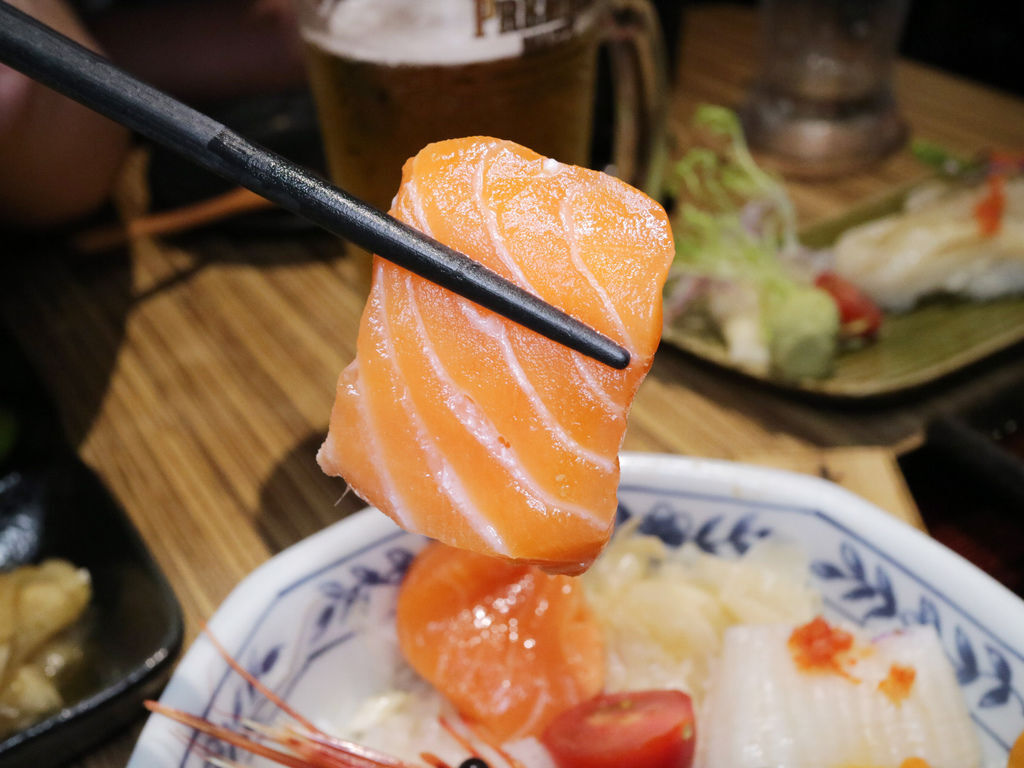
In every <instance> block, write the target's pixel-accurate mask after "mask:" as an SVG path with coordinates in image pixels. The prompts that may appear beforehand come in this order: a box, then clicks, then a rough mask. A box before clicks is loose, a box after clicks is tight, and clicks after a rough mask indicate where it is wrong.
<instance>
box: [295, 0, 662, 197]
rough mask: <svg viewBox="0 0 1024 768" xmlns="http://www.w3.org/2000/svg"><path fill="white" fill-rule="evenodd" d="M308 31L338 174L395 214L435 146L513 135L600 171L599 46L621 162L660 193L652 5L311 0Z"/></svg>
mask: <svg viewBox="0 0 1024 768" xmlns="http://www.w3.org/2000/svg"><path fill="white" fill-rule="evenodd" d="M299 8H300V16H299V19H300V28H301V32H302V36H303V39H304V41H305V45H306V53H307V61H308V68H309V74H310V81H311V85H312V89H313V95H314V99H315V101H316V105H317V110H318V112H319V117H320V125H321V130H322V133H323V141H324V146H325V152H326V156H327V161H328V165H329V169H330V173H331V176H332V178H333V180H334V182H335V183H336V184H338V186H340V187H342V188H343V189H345V190H346V191H348V192H350V193H351V194H353V195H355V196H356V197H359V198H361V199H363V200H365V201H366V202H368V203H371V204H372V205H374V206H377V207H378V208H381V209H385V210H386V209H387V208H388V207H389V205H390V202H391V199H392V197H393V196H394V194H395V192H396V191H397V189H398V184H399V182H400V180H401V169H402V165H403V164H404V162H405V161H406V159H408V158H409V157H411V156H413V155H415V154H416V153H417V152H418V151H419V150H420V149H421V148H422V147H423V146H425V145H426V144H428V143H430V142H433V141H439V140H443V139H450V138H458V137H463V136H493V137H496V138H501V139H510V140H512V141H515V142H518V143H520V144H523V145H525V146H528V147H530V148H531V149H534V150H536V151H537V152H539V153H541V154H543V155H547V156H550V157H554V158H556V159H557V160H560V161H562V162H566V163H572V164H575V165H588V164H589V163H588V161H589V158H590V146H591V138H592V134H593V130H594V125H593V122H594V98H595V88H596V83H597V66H598V65H597V62H598V50H599V48H600V46H602V45H607V46H608V47H609V54H610V55H609V61H610V62H611V69H612V74H613V83H614V98H615V103H616V109H615V113H616V117H615V126H614V148H613V156H612V161H613V167H612V168H611V169H610V170H612V171H613V172H615V173H617V174H618V175H620V176H621V177H622V178H624V179H625V180H626V181H628V182H630V183H632V184H633V185H634V186H637V187H640V188H642V189H645V190H648V191H654V188H655V186H656V184H657V182H658V178H657V176H658V169H659V168H660V162H659V153H660V151H661V147H662V141H661V131H662V123H663V119H664V109H665V97H666V86H665V77H666V73H665V64H664V54H663V44H662V39H661V36H660V31H659V29H658V21H657V16H656V15H655V13H654V11H653V10H652V8H651V6H650V5H649V4H648V3H647V2H646V0H302V2H300V4H299Z"/></svg>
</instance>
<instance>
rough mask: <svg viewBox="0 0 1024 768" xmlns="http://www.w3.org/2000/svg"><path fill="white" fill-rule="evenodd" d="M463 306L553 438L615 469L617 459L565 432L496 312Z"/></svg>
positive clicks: (599, 464)
mask: <svg viewBox="0 0 1024 768" xmlns="http://www.w3.org/2000/svg"><path fill="white" fill-rule="evenodd" d="M461 308H462V313H463V315H465V317H466V319H467V320H469V324H470V325H471V326H473V327H474V328H476V329H477V330H478V331H480V332H481V333H482V334H484V335H485V336H490V337H491V338H492V339H494V340H495V341H496V342H497V343H498V346H499V347H500V348H501V354H502V357H504V358H505V365H506V366H508V369H509V372H510V373H511V374H512V378H514V379H515V381H516V384H518V385H519V389H520V390H521V391H522V392H523V394H524V395H526V399H527V402H528V403H529V405H530V407H531V408H532V409H533V412H534V414H535V415H536V416H537V418H538V419H539V422H540V425H541V426H542V427H543V428H544V429H545V431H547V433H548V434H549V435H550V436H551V438H552V439H553V440H554V441H555V442H556V443H557V444H558V445H560V446H562V447H563V448H565V449H566V450H567V451H569V452H570V453H574V454H575V455H576V456H578V457H579V458H581V459H583V460H584V461H587V462H589V463H591V464H593V465H594V466H595V467H597V468H598V469H600V470H602V471H603V472H614V471H615V461H614V460H613V459H609V458H608V457H607V456H604V455H602V454H600V453H598V452H596V451H592V450H590V449H589V448H587V447H585V446H583V445H581V444H580V442H579V441H578V440H576V438H574V437H573V436H572V435H570V434H569V433H568V432H567V431H566V429H565V427H563V426H562V425H561V423H560V422H559V421H558V419H556V418H555V416H554V414H552V413H551V410H550V409H549V408H548V407H547V405H545V403H544V400H543V398H541V396H540V394H539V393H538V392H537V389H536V387H534V386H533V382H532V381H530V379H529V377H528V376H527V375H526V371H524V370H523V366H522V364H521V363H520V362H519V358H518V357H517V356H516V353H515V350H514V349H512V341H511V340H510V339H509V337H508V331H507V330H506V328H505V324H504V323H502V322H501V320H499V319H498V317H497V316H496V315H493V314H485V313H483V312H481V311H480V310H478V309H477V308H476V307H474V306H471V305H470V304H463V305H462V307H461Z"/></svg>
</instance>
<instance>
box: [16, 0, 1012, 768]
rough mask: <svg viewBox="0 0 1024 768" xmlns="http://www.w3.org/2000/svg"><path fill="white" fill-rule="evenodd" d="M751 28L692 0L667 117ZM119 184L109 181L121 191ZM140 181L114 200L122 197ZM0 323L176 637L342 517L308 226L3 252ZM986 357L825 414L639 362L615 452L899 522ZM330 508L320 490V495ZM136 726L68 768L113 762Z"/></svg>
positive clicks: (318, 278) (965, 143)
mask: <svg viewBox="0 0 1024 768" xmlns="http://www.w3.org/2000/svg"><path fill="white" fill-rule="evenodd" d="M754 25H755V19H754V17H753V15H752V14H751V12H750V11H748V10H744V9H732V8H729V7H714V8H701V9H695V10H693V12H691V13H690V15H689V17H688V19H687V23H686V27H685V40H684V42H683V46H682V50H683V55H682V59H681V67H680V71H679V78H678V83H679V84H678V93H677V94H676V98H675V100H674V102H673V109H672V115H671V118H672V124H673V128H674V130H675V131H679V130H680V129H681V128H682V127H683V126H684V125H685V124H686V123H687V122H688V121H689V116H690V113H691V111H692V108H693V105H694V104H695V103H696V102H699V101H714V102H719V103H736V102H738V101H739V100H740V98H741V97H742V94H743V93H744V87H745V84H746V83H747V81H748V79H749V77H750V74H751V70H752V66H753V64H752V62H753V42H752V41H753V38H754ZM898 90H899V98H900V101H901V103H902V104H903V106H904V109H905V112H906V115H907V117H908V118H909V120H910V123H911V125H912V126H913V129H914V131H915V133H916V134H917V135H920V136H923V137H927V138H930V139H933V140H935V141H938V142H941V143H943V144H946V145H948V146H950V147H951V148H953V149H959V150H962V151H964V152H972V151H975V150H977V149H979V148H981V147H989V146H1003V147H1021V146H1024V103H1022V102H1021V101H1019V100H1016V99H1012V98H1009V97H1007V96H1004V95H1001V94H999V93H996V92H994V91H991V90H987V89H985V88H981V87H979V86H976V85H972V84H970V83H967V82H964V81H962V80H958V79H956V78H954V77H951V76H948V75H945V74H942V73H940V72H936V71H933V70H930V69H928V68H926V67H923V66H920V65H916V64H910V63H903V64H901V65H900V67H899V71H898ZM919 174H920V168H919V167H918V166H917V165H916V163H915V162H914V161H913V159H911V158H910V157H909V156H908V154H907V153H905V152H904V153H901V154H899V155H897V156H895V157H893V158H891V159H890V160H888V161H886V162H885V163H883V164H882V165H880V166H878V167H877V168H876V169H874V170H872V171H871V172H869V173H864V174H860V175H857V176H854V177H851V178H848V179H844V180H842V181H839V182H835V183H829V184H819V185H810V184H806V185H793V187H792V189H793V195H794V197H795V199H796V201H797V203H798V206H799V209H800V213H801V215H802V216H803V217H804V218H805V220H810V219H813V218H815V217H819V216H828V215H831V214H834V213H836V212H838V211H840V210H841V209H842V208H843V207H844V206H846V205H847V204H849V203H852V202H855V201H858V200H861V199H863V198H864V197H869V196H871V195H873V194H876V193H878V192H880V191H882V190H885V189H887V188H889V187H891V186H893V185H895V184H900V183H902V182H905V181H909V180H912V179H914V178H915V177H916V176H918V175H919ZM129 192H130V191H129ZM142 197H143V195H142V191H141V190H138V189H136V190H134V193H126V195H125V199H126V200H127V199H130V200H134V203H131V204H129V203H127V202H125V203H123V207H124V206H129V207H130V205H135V206H138V205H139V200H140V199H141V198H142ZM0 262H2V263H3V265H4V270H5V274H4V275H3V279H2V281H0V297H2V310H0V311H2V316H3V319H4V321H5V323H6V324H7V325H8V326H9V327H10V329H11V330H12V331H13V332H14V333H15V334H16V335H17V336H18V338H19V339H20V340H21V342H22V343H23V344H24V345H25V346H26V347H27V349H28V351H29V353H30V355H31V357H32V358H33V360H34V361H35V363H36V364H37V365H38V367H39V369H40V372H41V374H42V376H43V378H44V380H45V381H46V383H47V385H48V386H49V388H50V389H51V391H52V394H53V395H54V397H55V398H56V399H57V401H58V402H59V405H60V408H61V412H62V416H63V419H64V422H65V425H66V428H67V431H68V434H69V436H70V438H71V439H72V441H73V442H74V444H75V445H76V446H77V447H78V450H79V452H80V454H81V455H82V457H83V458H84V459H85V461H87V462H88V463H89V464H90V465H91V466H93V467H94V468H95V469H96V470H97V471H98V472H99V474H100V475H101V476H102V477H103V479H104V480H105V481H106V482H107V483H108V485H109V486H110V488H111V489H112V490H113V492H114V493H115V495H116V496H117V497H118V498H119V499H120V501H121V502H122V503H123V505H124V506H125V508H126V509H127V512H128V514H129V515H130V517H131V519H132V520H133V521H134V523H135V525H136V526H137V527H138V529H139V531H140V532H141V533H142V536H143V537H144V539H145V541H146V542H147V543H148V545H149V547H150V548H151V549H152V551H153V553H154V555H155V556H156V558H157V560H158V561H159V563H160V565H161V566H162V568H163V569H164V571H165V573H166V574H167V576H168V578H169V579H170V581H171V584H172V585H173V587H174V589H175V591H176V592H177V595H178V597H179V599H180V601H181V603H182V606H183V608H184V611H185V615H186V621H187V639H186V642H189V641H191V639H192V638H193V637H194V636H195V633H196V631H197V626H198V622H199V620H200V619H202V618H205V617H208V616H210V615H211V614H212V613H213V611H214V610H215V609H216V607H217V605H218V604H219V603H220V602H221V600H223V598H224V597H225V596H226V595H227V593H228V592H229V591H230V590H231V588H232V587H233V586H234V585H235V584H236V583H237V582H238V581H239V580H240V579H241V578H242V577H243V576H244V575H245V574H247V573H248V572H249V571H251V570H252V569H253V568H254V567H256V566H257V565H259V564H260V563H262V562H263V561H265V560H266V559H267V558H268V557H269V556H270V555H272V554H273V553H275V552H277V551H280V550H281V549H282V548H284V547H286V546H288V545H290V544H292V543H294V542H295V541H297V540H298V539H300V538H302V537H304V536H306V535H308V534H310V533H312V532H313V531H316V530H318V529H320V528H321V527H323V526H325V525H327V524H329V523H331V522H333V521H335V520H337V519H338V518H339V517H341V516H342V515H344V514H345V513H346V512H348V511H350V510H351V509H353V508H355V507H357V506H360V504H359V502H358V501H356V500H355V499H354V498H353V497H351V496H349V497H345V498H341V497H342V490H343V485H342V483H341V482H340V481H337V480H329V479H327V478H325V477H323V476H322V475H321V474H320V472H319V470H318V469H317V467H316V465H315V463H314V460H313V457H314V454H315V451H316V448H317V446H318V444H319V442H320V441H321V439H322V438H323V435H324V433H325V431H326V424H327V417H328V413H329V411H330V407H331V402H332V399H333V397H334V384H335V379H336V377H337V375H338V372H339V371H340V370H341V368H342V367H343V366H344V365H345V364H346V363H348V362H349V361H350V360H351V358H352V356H353V354H354V351H355V339H356V327H357V322H358V318H359V315H360V312H361V310H362V300H361V298H360V295H359V293H358V292H357V291H355V290H353V288H352V287H351V278H352V276H353V269H354V267H353V264H352V263H350V261H349V260H346V259H345V258H344V257H343V249H342V246H341V244H340V243H338V242H336V241H334V240H332V239H330V238H328V237H325V236H322V235H319V234H315V233H309V234H303V235H301V236H299V235H296V236H290V237H278V238H242V237H239V236H231V235H226V234H216V233H209V232H207V233H199V234H197V235H195V236H192V237H190V238H186V239H185V240H179V241H178V244H177V245H170V244H168V243H164V242H159V241H156V240H150V239H145V238H144V239H141V240H138V241H137V242H135V243H134V245H133V247H132V248H131V250H130V252H129V251H120V252H116V253H112V254H107V255H104V256H100V257H89V258H83V257H74V256H72V255H70V254H69V253H68V251H67V249H66V248H62V247H58V246H52V247H48V248H43V249H41V250H40V249H33V250H31V251H28V250H25V249H21V250H19V251H18V252H16V253H13V254H12V253H8V254H6V255H5V258H4V259H2V260H0ZM1020 357H1021V356H1020V354H1019V350H1018V351H1017V352H1016V353H1013V354H1009V355H1003V356H1001V357H1000V358H999V359H996V360H990V361H988V362H986V363H985V364H983V365H981V366H978V367H976V368H975V369H973V370H972V371H971V372H970V373H969V374H968V375H964V376H960V377H957V378H954V379H953V380H952V381H949V382H945V383H943V384H942V385H940V386H938V387H935V388H933V389H931V390H929V391H927V392H924V393H919V394H916V395H914V396H913V397H911V398H909V399H905V400H903V401H900V402H896V403H884V404H880V405H879V404H874V405H870V406H861V407H849V406H847V407H837V406H834V405H826V404H821V403H808V402H806V401H805V400H803V399H801V398H799V397H795V396H792V395H788V394H786V393H783V392H779V391H774V390H771V389H767V388H764V387H761V386H758V385H755V384H753V383H750V382H748V381H746V380H744V379H742V378H740V377H737V376H733V375H728V374H725V373H723V372H722V371H719V370H716V369H714V368H713V367H711V366H709V365H705V364H702V363H700V362H697V361H694V360H692V359H690V358H688V357H686V356H685V355H683V354H681V353H678V352H676V351H674V350H672V349H662V350H661V351H660V352H659V355H658V358H657V361H656V363H655V365H654V369H653V371H652V373H651V375H650V377H649V378H648V380H647V382H646V383H645V384H644V386H643V387H642V388H641V391H640V394H639V397H638V398H637V400H636V404H635V406H634V408H633V412H632V418H631V423H630V427H629V431H628V434H627V437H626V441H625V448H626V449H629V450H640V451H665V452H673V453H683V454H692V455H701V456H713V457H723V458H743V457H746V456H754V457H755V458H756V459H757V460H759V461H764V462H767V463H775V464H782V465H784V466H788V467H792V468H796V469H798V470H805V471H821V469H822V467H824V468H825V469H826V470H827V471H828V473H829V474H831V476H833V477H837V479H839V480H840V482H844V481H845V482H846V484H848V485H850V486H851V487H853V488H855V489H856V490H858V491H860V492H862V493H864V494H865V495H867V496H868V497H869V498H872V499H874V500H875V501H876V502H877V503H879V504H880V505H881V506H883V507H886V508H887V509H889V510H890V511H892V512H894V513H896V514H900V515H902V516H903V517H904V518H906V519H909V520H911V522H915V521H917V518H916V511H915V510H914V506H913V503H912V502H911V501H910V500H909V497H908V496H907V494H906V489H905V488H903V486H902V485H901V481H900V477H899V473H898V470H896V469H895V468H894V465H893V464H892V462H891V458H890V456H891V454H890V453H889V452H888V451H887V450H885V449H883V448H876V449H874V450H869V451H856V450H854V451H850V450H846V451H839V452H827V451H826V452H822V451H821V449H824V448H830V447H835V446H882V447H897V448H899V447H901V446H905V445H908V444H910V443H913V441H915V440H916V439H917V438H918V437H919V436H920V433H921V430H922V425H923V424H924V422H925V421H926V419H927V418H928V417H929V416H930V415H932V414H935V413H940V412H944V411H947V410H949V409H951V408H954V407H958V406H960V405H963V404H965V403H968V402H971V401H972V400H973V399H976V398H978V397H981V396H983V395H984V393H986V392H988V391H991V389H992V388H993V387H996V386H1000V385H1002V384H1005V383H1006V382H1009V381H1013V380H1016V379H1017V378H1020V377H1024V361H1022V360H1021V359H1020ZM339 499H340V500H339ZM136 733H137V726H136V727H133V728H132V729H131V730H129V731H128V732H127V733H124V734H122V735H120V736H118V737H116V738H115V739H113V740H112V741H111V742H109V743H108V744H107V745H106V746H104V747H103V748H101V749H99V750H97V751H96V752H95V753H93V754H92V755H89V756H88V757H86V758H84V759H83V760H82V761H81V762H80V763H79V764H80V765H81V766H88V768H99V767H100V766H104V767H106V766H115V765H116V766H119V765H123V763H124V761H125V759H126V757H127V754H128V752H129V751H130V749H131V746H132V744H133V743H134V738H135V735H136Z"/></svg>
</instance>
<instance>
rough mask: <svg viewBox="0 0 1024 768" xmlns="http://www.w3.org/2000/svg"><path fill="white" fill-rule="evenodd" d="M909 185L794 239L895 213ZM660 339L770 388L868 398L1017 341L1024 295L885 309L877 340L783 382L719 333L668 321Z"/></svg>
mask: <svg viewBox="0 0 1024 768" xmlns="http://www.w3.org/2000/svg"><path fill="white" fill-rule="evenodd" d="M915 186H916V185H909V186H907V187H904V188H901V189H898V190H896V191H893V192H890V193H888V194H886V195H883V196H882V197H879V198H878V199H876V200H871V201H868V202H866V203H863V204H861V205H859V206H856V207H854V208H852V209H850V210H849V211H847V212H845V213H844V214H842V215H841V216H838V217H836V218H833V219H828V220H826V221H823V222H819V223H817V224H813V225H811V226H809V227H806V228H805V229H804V230H802V231H801V232H800V240H801V242H803V243H804V244H805V245H807V246H809V247H811V248H827V247H829V246H831V245H832V244H833V243H835V241H836V240H837V239H838V238H839V235H840V234H842V233H843V232H844V231H845V230H847V229H850V228H851V227H854V226H857V225H858V224H863V223H864V222H866V221H870V220H872V219H877V218H879V217H881V216H885V215H887V214H890V213H895V212H896V211H898V210H900V209H901V208H902V206H903V201H904V200H905V199H906V197H907V195H908V194H909V193H910V192H911V191H912V190H913V189H914V187H915ZM663 338H664V339H665V341H667V342H669V343H670V344H672V345H673V346H675V347H678V348H679V349H682V350H684V351H686V352H689V353H690V354H693V355H696V356H698V357H701V358H704V359H706V360H709V361H711V362H713V363H715V364H716V365H720V366H723V367H726V368H731V369H733V370H736V371H739V372H741V373H743V374H746V375H747V376H751V377H753V378H755V379H759V380H761V381H768V382H771V383H772V384H775V385H778V386H782V387H787V388H792V389H797V390H802V391H805V392H814V393H816V394H819V395H823V396H827V397H836V398H869V397H878V396H883V395H891V394H895V393H897V392H901V391H904V390H908V389H913V388H915V387H919V386H922V385H924V384H928V383H930V382H933V381H936V380H938V379H940V378H942V377H943V376H947V375H949V374H951V373H954V372H956V371H958V370H960V369H962V368H964V367H966V366H968V365H971V364H973V363H976V362H978V361H980V360H982V359H984V358H986V357H988V356H990V355H993V354H995V353H997V352H1000V351H1002V350H1004V349H1006V348H1008V347H1010V346H1012V345H1013V344H1016V343H1018V342H1021V341H1024V298H1022V297H1019V296H1018V297H1008V298H1003V299H997V300H994V301H986V302H973V301H967V300H961V299H955V298H935V299H932V300H928V301H925V302H923V303H922V304H920V305H918V306H917V307H915V308H914V309H912V310H910V311H908V312H902V313H899V314H886V316H885V320H884V324H883V326H882V331H881V334H880V336H879V338H878V340H877V341H876V342H875V343H873V344H868V345H866V346H864V347H862V348H860V349H855V350H849V351H845V352H842V353H841V354H840V355H839V356H838V358H837V359H836V366H835V370H834V371H833V372H832V374H831V375H830V376H828V377H826V378H822V379H800V380H795V381H787V380H784V379H778V378H776V377H773V376H771V375H770V374H769V373H768V372H766V371H764V370H760V369H756V368H752V367H750V366H745V365H742V364H740V363H737V362H736V361H734V360H732V359H731V358H730V357H729V353H728V350H727V349H726V347H725V344H724V342H723V341H722V338H721V337H720V336H718V335H717V334H715V333H713V332H710V331H704V330H696V329H691V328H687V327H682V326H670V327H668V328H666V329H665V333H664V337H663Z"/></svg>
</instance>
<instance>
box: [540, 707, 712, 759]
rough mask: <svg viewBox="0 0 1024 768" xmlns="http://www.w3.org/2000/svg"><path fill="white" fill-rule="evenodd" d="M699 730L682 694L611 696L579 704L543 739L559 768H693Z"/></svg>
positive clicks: (554, 724)
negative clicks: (691, 766) (691, 767)
mask: <svg viewBox="0 0 1024 768" xmlns="http://www.w3.org/2000/svg"><path fill="white" fill-rule="evenodd" d="M696 736H697V726H696V723H695V721H694V717H693V703H692V702H691V701H690V697H689V696H687V695H686V694H685V693H683V692H682V691H633V692H629V693H613V694H605V695H602V696H598V697H597V698H594V699H590V700H589V701H585V702H583V703H582V704H577V705H576V706H575V707H573V708H572V709H569V710H567V711H565V712H563V713H562V714H561V715H559V716H558V717H557V718H555V720H554V721H553V722H552V723H551V725H549V726H548V728H547V730H546V731H544V734H543V735H542V736H541V742H543V744H544V746H545V747H547V749H548V752H550V753H551V756H552V758H553V759H554V761H555V763H556V764H557V765H558V768H624V767H625V766H628V767H629V768H689V767H690V765H691V764H692V763H693V750H694V746H695V744H696Z"/></svg>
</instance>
